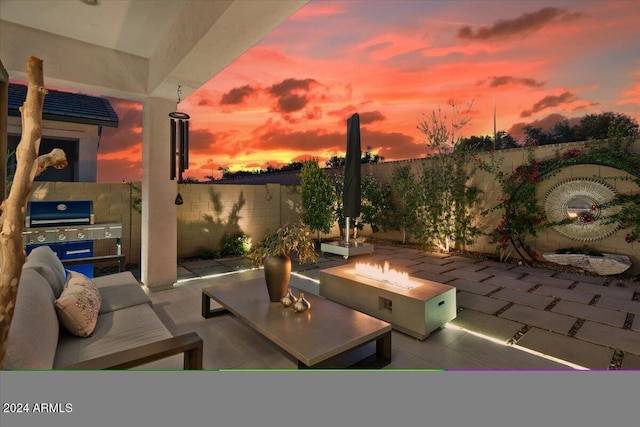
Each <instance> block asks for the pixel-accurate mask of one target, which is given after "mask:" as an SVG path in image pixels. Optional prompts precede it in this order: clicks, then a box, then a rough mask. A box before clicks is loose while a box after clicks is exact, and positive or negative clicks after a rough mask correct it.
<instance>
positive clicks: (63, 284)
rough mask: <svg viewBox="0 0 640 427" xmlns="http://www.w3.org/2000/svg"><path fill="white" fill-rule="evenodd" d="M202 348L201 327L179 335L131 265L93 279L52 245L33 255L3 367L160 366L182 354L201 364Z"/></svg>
mask: <svg viewBox="0 0 640 427" xmlns="http://www.w3.org/2000/svg"><path fill="white" fill-rule="evenodd" d="M89 282H90V283H89ZM96 288H97V290H96ZM71 290H74V291H75V292H71ZM92 292H93V294H92ZM98 293H99V297H98V295H97V294H98ZM87 295H88V297H87ZM74 298H75V299H74ZM98 307H99V310H98V309H97V308H98ZM87 308H89V309H90V310H88V311H87V310H85V309H87ZM83 310H84V311H83ZM91 310H93V313H91ZM96 311H97V320H96V314H95V312H96ZM78 313H79V314H78ZM70 319H71V320H70ZM70 331H73V333H72V332H70ZM202 351H203V342H202V339H201V338H200V337H199V336H198V334H197V333H195V332H191V333H186V334H183V335H178V336H173V334H172V333H171V332H170V331H169V330H168V329H167V328H166V327H165V325H164V324H163V322H162V320H161V319H160V318H159V317H158V315H157V314H156V312H155V311H154V310H153V308H152V305H151V299H150V298H149V296H148V295H147V294H146V293H145V291H144V290H143V288H142V287H141V286H140V284H139V283H138V282H137V281H136V279H135V277H134V276H133V274H131V272H129V271H125V272H120V273H114V274H109V275H106V276H101V277H95V278H92V279H88V278H86V276H83V275H81V274H79V273H75V272H71V271H68V270H65V268H64V266H63V264H62V262H61V261H60V260H59V259H58V257H57V256H56V254H55V253H54V252H53V251H52V250H51V249H50V248H49V247H48V246H41V247H38V248H36V249H34V250H33V251H32V252H31V253H30V254H29V256H28V257H27V260H26V262H25V264H24V266H23V269H22V275H21V278H20V284H19V287H18V296H17V300H16V307H15V311H14V316H13V320H12V323H11V328H10V330H9V336H8V338H7V351H6V354H5V369H7V370H16V369H78V370H80V369H82V370H85V369H89V370H99V369H129V368H134V367H140V368H143V369H144V368H145V367H147V366H149V367H150V369H154V368H153V366H154V364H153V363H151V362H154V361H160V360H162V359H164V362H166V361H167V360H170V359H175V358H180V357H181V356H180V355H184V363H183V367H184V369H202ZM168 358H169V359H168ZM160 363H162V362H160ZM178 363H179V362H178ZM156 364H157V362H156ZM143 365H144V366H143ZM178 366H179V365H178Z"/></svg>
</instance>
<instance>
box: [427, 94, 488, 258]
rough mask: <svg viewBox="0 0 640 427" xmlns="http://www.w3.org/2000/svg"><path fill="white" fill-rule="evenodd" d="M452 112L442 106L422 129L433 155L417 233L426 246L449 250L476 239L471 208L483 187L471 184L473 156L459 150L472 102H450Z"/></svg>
mask: <svg viewBox="0 0 640 427" xmlns="http://www.w3.org/2000/svg"><path fill="white" fill-rule="evenodd" d="M448 104H449V106H450V107H451V115H450V116H448V115H447V114H446V113H444V112H443V111H442V110H441V109H438V111H432V112H431V114H429V115H424V116H423V118H422V120H420V121H419V124H418V129H419V130H420V131H421V132H422V133H423V134H424V135H425V137H426V145H427V152H428V154H429V155H430V158H429V160H428V162H427V163H426V164H425V166H424V168H423V171H422V174H421V176H420V188H419V191H418V193H419V196H418V197H419V208H418V210H417V215H418V218H417V219H418V220H417V221H416V228H415V234H416V236H417V237H418V239H419V240H420V242H421V243H422V244H423V245H424V246H426V247H434V246H435V247H438V248H440V249H441V250H443V251H445V252H449V251H450V250H451V248H452V246H464V245H466V244H468V243H471V242H473V239H474V238H475V237H476V236H477V235H478V234H480V230H479V229H478V228H476V227H474V226H473V214H472V212H471V208H472V207H473V206H474V205H475V204H476V203H477V202H478V199H479V190H478V189H477V188H476V187H473V186H470V185H469V181H470V179H471V176H472V175H473V173H474V172H475V169H474V167H473V166H472V162H470V161H469V160H470V159H469V156H470V155H471V154H470V153H469V152H468V151H465V150H456V147H457V145H458V144H459V143H460V141H461V136H460V132H461V130H462V128H464V127H465V126H466V125H467V124H468V123H469V121H470V120H471V115H470V111H471V106H472V104H473V103H472V102H470V103H469V104H468V105H467V106H466V109H465V110H461V108H460V107H459V106H458V104H457V103H456V102H455V101H454V100H450V101H449V102H448Z"/></svg>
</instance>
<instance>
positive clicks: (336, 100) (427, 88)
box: [98, 0, 640, 182]
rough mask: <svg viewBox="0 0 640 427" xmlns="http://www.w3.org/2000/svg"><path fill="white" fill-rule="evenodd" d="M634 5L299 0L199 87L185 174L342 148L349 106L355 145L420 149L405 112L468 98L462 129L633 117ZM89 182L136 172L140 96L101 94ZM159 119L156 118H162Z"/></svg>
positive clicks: (393, 154)
mask: <svg viewBox="0 0 640 427" xmlns="http://www.w3.org/2000/svg"><path fill="white" fill-rule="evenodd" d="M639 40H640V1H635V0H624V1H586V0H583V1H482V0H474V1H402V0H400V1H365V2H357V1H316V0H312V1H311V2H309V3H308V4H307V5H306V6H304V7H303V8H302V9H300V10H299V11H298V12H297V13H296V14H294V15H293V16H291V17H290V18H289V19H288V20H287V21H286V22H284V23H283V24H282V25H280V26H279V27H278V28H277V29H276V30H274V31H273V32H272V33H271V34H269V35H268V36H267V37H265V38H264V39H263V40H262V41H261V42H259V43H258V44H257V45H255V46H254V47H253V48H252V49H250V50H248V51H247V52H246V53H245V54H244V55H243V56H241V57H240V58H238V59H237V60H236V61H235V62H234V63H232V64H230V65H229V66H228V67H227V68H226V69H225V70H223V71H222V72H221V73H220V74H218V75H217V76H215V77H214V78H213V79H211V80H210V81H209V82H208V83H207V84H205V85H204V86H203V87H201V88H200V89H199V90H198V91H196V92H194V93H192V94H191V95H189V96H188V97H187V98H186V99H184V100H182V102H181V103H180V105H179V110H180V111H182V112H186V113H188V114H189V115H190V116H191V121H190V126H191V151H190V167H189V170H188V171H186V172H185V174H184V176H185V177H193V178H196V179H199V180H203V181H204V180H205V178H204V176H205V175H211V174H212V172H213V174H214V176H216V177H219V176H220V172H219V171H218V168H221V167H223V168H224V167H228V168H230V169H231V170H232V171H236V170H254V169H260V168H266V167H267V166H268V165H272V166H274V167H280V166H282V165H285V164H287V163H289V162H290V161H297V160H306V159H309V158H312V157H313V158H318V159H319V160H320V161H321V164H322V165H324V161H325V160H327V159H328V158H330V157H331V156H333V155H339V156H342V155H344V152H345V148H346V120H347V118H348V117H349V116H351V115H352V114H353V113H356V112H357V113H358V114H359V115H360V122H361V138H362V148H363V150H364V149H365V148H366V147H367V146H371V147H372V149H373V151H374V152H375V153H377V154H379V155H381V156H383V157H384V158H385V159H386V160H400V159H410V158H418V157H424V156H425V153H426V149H425V141H424V137H423V135H422V134H421V133H420V132H419V131H418V129H417V124H418V120H419V119H420V118H421V117H422V115H423V114H424V113H430V112H431V111H434V110H437V109H438V108H442V109H443V111H444V112H449V110H448V108H449V107H448V105H447V101H448V100H449V99H454V100H457V102H458V103H460V104H464V103H469V102H473V107H472V115H473V118H472V120H471V122H470V124H469V125H468V126H467V127H466V128H465V129H464V131H463V136H471V135H493V108H494V99H495V105H496V112H497V113H496V117H497V129H498V130H505V131H507V132H509V133H511V134H512V135H513V136H514V137H515V138H516V139H520V138H521V137H522V131H521V129H522V127H523V126H524V125H526V124H532V125H534V126H540V127H543V128H545V127H546V126H547V124H548V123H551V125H553V124H554V123H555V122H556V121H558V120H559V119H560V118H569V119H570V118H577V117H582V116H584V115H585V114H590V113H601V112H606V111H613V112H616V113H623V114H627V115H629V116H631V117H633V118H635V119H637V120H639V121H640V42H639ZM111 101H112V105H113V106H114V108H115V109H116V111H117V112H118V115H119V118H120V126H119V128H117V129H112V128H105V129H104V131H103V137H102V140H101V143H100V152H99V161H98V181H99V182H122V181H123V180H126V181H138V180H141V177H142V170H141V167H142V157H141V144H142V134H141V124H142V112H141V105H139V104H136V103H132V102H129V101H123V100H118V99H111ZM167 120H168V119H167Z"/></svg>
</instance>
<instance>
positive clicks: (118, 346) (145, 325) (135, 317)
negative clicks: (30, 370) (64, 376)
mask: <svg viewBox="0 0 640 427" xmlns="http://www.w3.org/2000/svg"><path fill="white" fill-rule="evenodd" d="M171 337H172V335H171V333H170V332H169V330H168V329H167V328H166V327H165V326H164V324H163V323H162V321H161V320H160V318H159V317H158V316H157V315H156V313H155V312H154V311H153V309H152V308H151V306H150V305H148V304H139V305H136V306H133V307H129V308H124V309H122V310H117V311H112V312H110V313H105V314H101V315H100V317H99V318H98V323H97V324H96V328H95V330H94V331H93V334H92V335H91V336H90V337H87V338H78V337H75V336H73V335H71V334H69V333H67V332H66V331H64V330H62V331H61V332H60V338H59V342H58V351H57V352H56V358H55V361H54V368H64V367H66V366H69V365H71V364H74V363H78V362H82V361H85V360H90V359H93V358H96V357H100V356H105V355H108V354H112V353H115V352H117V351H121V350H128V349H131V348H134V347H137V346H139V345H143V344H149V343H152V342H155V341H158V340H160V339H164V338H171Z"/></svg>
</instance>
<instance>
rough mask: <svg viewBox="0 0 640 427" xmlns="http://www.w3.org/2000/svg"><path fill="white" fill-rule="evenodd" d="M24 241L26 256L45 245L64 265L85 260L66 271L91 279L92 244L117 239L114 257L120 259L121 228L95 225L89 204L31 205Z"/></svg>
mask: <svg viewBox="0 0 640 427" xmlns="http://www.w3.org/2000/svg"><path fill="white" fill-rule="evenodd" d="M23 237H24V244H25V247H26V251H27V254H28V253H29V252H31V250H33V248H35V247H37V246H42V245H47V246H49V247H50V248H51V249H53V251H54V252H55V253H56V254H57V255H58V257H59V258H60V259H61V260H62V262H63V263H65V261H68V260H78V261H81V260H85V259H86V260H87V263H82V264H76V263H71V262H68V264H69V266H68V268H69V269H70V270H74V271H79V272H81V273H83V274H85V275H86V276H88V277H93V263H91V261H92V259H91V258H94V259H95V257H94V254H93V249H94V241H95V240H100V239H116V248H117V255H118V256H120V254H121V244H120V239H121V237H122V224H120V223H117V222H102V223H96V222H95V217H94V213H93V201H92V200H65V201H52V200H44V201H30V202H29V203H28V204H27V212H26V216H25V229H24V232H23ZM118 261H119V262H120V261H121V258H118ZM71 264H74V265H71Z"/></svg>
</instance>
